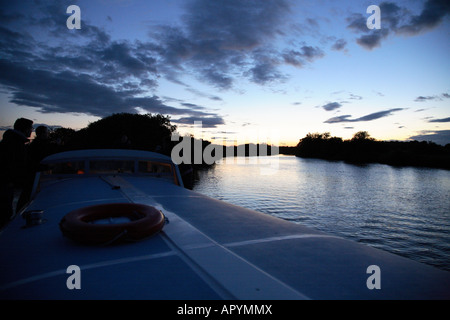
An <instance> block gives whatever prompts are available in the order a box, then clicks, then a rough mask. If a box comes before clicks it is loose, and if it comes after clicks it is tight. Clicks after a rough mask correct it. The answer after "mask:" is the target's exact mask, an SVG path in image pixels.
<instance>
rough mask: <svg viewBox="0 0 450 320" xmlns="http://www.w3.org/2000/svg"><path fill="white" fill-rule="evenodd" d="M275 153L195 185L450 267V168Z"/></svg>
mask: <svg viewBox="0 0 450 320" xmlns="http://www.w3.org/2000/svg"><path fill="white" fill-rule="evenodd" d="M273 159H274V160H271V161H276V162H272V163H271V164H268V161H267V159H262V160H261V161H259V162H260V163H258V161H257V160H256V158H254V159H248V158H241V159H239V161H237V160H236V158H235V159H227V160H226V161H222V162H220V163H218V164H216V165H215V166H214V167H213V168H211V169H208V170H205V171H202V172H200V180H199V181H198V182H197V183H196V184H195V186H194V190H195V191H197V192H200V193H203V194H205V195H208V196H210V197H213V198H216V199H220V200H224V201H227V202H229V203H233V204H236V205H239V206H242V207H246V208H250V209H253V210H257V211H260V212H263V213H267V214H270V215H273V216H276V217H279V218H282V219H285V220H289V221H293V222H296V223H300V224H302V225H305V226H309V227H312V228H314V229H317V230H321V231H325V232H327V233H330V234H335V235H339V236H342V237H345V238H348V239H352V240H355V241H358V242H362V243H365V244H368V245H371V246H373V247H377V248H380V249H383V250H386V251H390V252H393V253H396V254H399V255H402V256H406V257H409V258H411V259H413V260H417V261H420V262H423V263H427V264H431V265H434V266H437V267H439V268H441V269H445V270H450V171H446V170H438V169H427V168H412V167H405V168H397V167H391V166H387V165H380V164H370V165H365V166H356V165H351V164H346V163H344V162H329V161H324V160H318V159H302V158H297V157H292V156H279V157H277V158H276V159H275V158H273ZM274 163H276V165H277V166H278V169H277V170H276V172H275V174H271V175H267V174H261V173H262V171H261V168H267V167H271V168H274V167H275V166H274Z"/></svg>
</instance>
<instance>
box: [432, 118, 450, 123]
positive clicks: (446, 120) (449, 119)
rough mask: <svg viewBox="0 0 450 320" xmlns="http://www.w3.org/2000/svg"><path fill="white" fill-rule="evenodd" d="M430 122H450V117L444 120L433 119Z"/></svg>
mask: <svg viewBox="0 0 450 320" xmlns="http://www.w3.org/2000/svg"><path fill="white" fill-rule="evenodd" d="M428 122H450V117H448V118H442V119H432V120H428Z"/></svg>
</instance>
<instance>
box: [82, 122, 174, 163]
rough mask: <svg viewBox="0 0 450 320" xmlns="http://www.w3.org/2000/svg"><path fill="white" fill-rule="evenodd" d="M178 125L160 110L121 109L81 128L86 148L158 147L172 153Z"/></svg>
mask: <svg viewBox="0 0 450 320" xmlns="http://www.w3.org/2000/svg"><path fill="white" fill-rule="evenodd" d="M175 129H176V126H174V125H172V124H171V123H170V118H169V117H168V116H167V117H165V116H163V115H160V114H155V115H152V114H144V115H142V114H132V113H118V114H113V115H111V116H109V117H106V118H103V119H101V120H98V121H96V122H93V123H90V124H89V125H88V126H87V127H86V128H85V129H83V130H80V132H79V137H78V139H79V140H83V144H84V147H85V148H101V149H105V148H113V149H137V150H147V151H158V152H160V153H164V154H170V150H171V141H170V137H171V134H172V132H173V131H175Z"/></svg>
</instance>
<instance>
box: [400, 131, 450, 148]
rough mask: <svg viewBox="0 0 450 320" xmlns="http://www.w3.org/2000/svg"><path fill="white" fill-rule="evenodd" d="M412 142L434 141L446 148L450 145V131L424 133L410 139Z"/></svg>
mask: <svg viewBox="0 0 450 320" xmlns="http://www.w3.org/2000/svg"><path fill="white" fill-rule="evenodd" d="M409 139H410V140H417V141H433V142H434V143H437V144H440V145H443V146H445V145H446V144H448V143H450V130H437V131H429V130H425V131H422V132H421V134H418V135H415V136H411V137H409Z"/></svg>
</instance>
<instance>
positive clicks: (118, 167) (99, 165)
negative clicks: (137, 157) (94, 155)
mask: <svg viewBox="0 0 450 320" xmlns="http://www.w3.org/2000/svg"><path fill="white" fill-rule="evenodd" d="M89 173H91V174H105V173H106V174H109V173H114V174H116V173H134V161H126V160H93V161H90V162H89Z"/></svg>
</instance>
